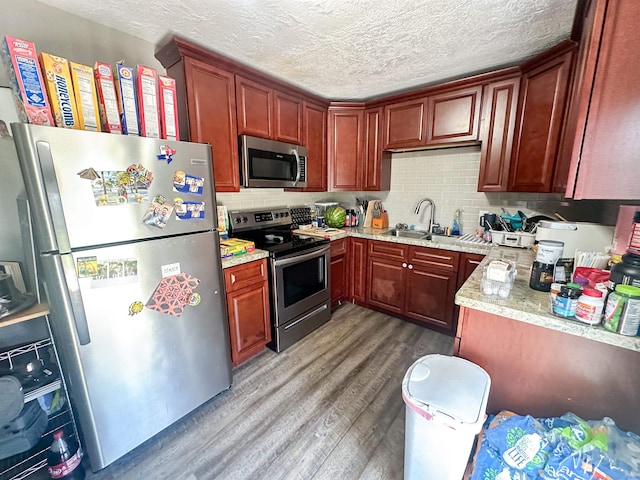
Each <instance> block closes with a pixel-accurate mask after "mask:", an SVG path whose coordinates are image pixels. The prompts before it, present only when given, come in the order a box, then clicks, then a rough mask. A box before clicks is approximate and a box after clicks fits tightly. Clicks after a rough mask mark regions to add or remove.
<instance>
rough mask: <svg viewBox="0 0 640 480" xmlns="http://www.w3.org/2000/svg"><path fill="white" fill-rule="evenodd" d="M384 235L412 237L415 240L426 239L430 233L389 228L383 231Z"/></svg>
mask: <svg viewBox="0 0 640 480" xmlns="http://www.w3.org/2000/svg"><path fill="white" fill-rule="evenodd" d="M384 235H390V236H392V237H402V238H414V239H416V240H428V239H429V237H430V235H429V234H428V233H427V232H419V231H416V230H397V229H395V228H394V229H393V230H389V231H388V232H385V233H384Z"/></svg>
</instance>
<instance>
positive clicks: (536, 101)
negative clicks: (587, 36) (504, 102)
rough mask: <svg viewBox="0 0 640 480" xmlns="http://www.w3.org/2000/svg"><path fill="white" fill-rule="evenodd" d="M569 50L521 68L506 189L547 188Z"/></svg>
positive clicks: (562, 106) (566, 81)
mask: <svg viewBox="0 0 640 480" xmlns="http://www.w3.org/2000/svg"><path fill="white" fill-rule="evenodd" d="M572 58H573V50H571V51H569V52H566V53H564V54H562V55H559V56H558V57H556V58H552V59H551V60H548V61H546V62H545V63H543V64H542V65H539V66H537V67H535V68H532V69H531V70H528V71H523V74H522V83H521V87H520V100H519V102H518V121H517V124H516V132H517V134H516V137H517V138H516V143H515V146H514V152H513V158H512V165H511V171H510V177H509V191H512V192H542V193H544V192H551V191H552V188H553V174H554V170H555V164H556V156H557V153H558V148H559V138H560V129H561V128H562V122H563V120H564V110H565V106H566V98H567V90H568V85H569V74H570V70H571V61H572Z"/></svg>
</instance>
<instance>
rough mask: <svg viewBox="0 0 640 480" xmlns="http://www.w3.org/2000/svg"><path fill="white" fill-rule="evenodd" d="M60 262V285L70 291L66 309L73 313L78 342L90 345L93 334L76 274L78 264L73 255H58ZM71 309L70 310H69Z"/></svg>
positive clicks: (58, 265)
mask: <svg viewBox="0 0 640 480" xmlns="http://www.w3.org/2000/svg"><path fill="white" fill-rule="evenodd" d="M56 257H57V258H58V259H60V261H59V262H56V264H57V265H56V270H58V272H57V275H58V278H59V280H58V283H59V284H60V285H66V286H67V292H68V296H69V298H68V305H66V308H65V310H67V311H68V314H69V315H71V317H72V319H73V324H74V325H75V330H76V334H77V335H78V342H79V343H80V345H88V344H89V343H91V336H90V335H89V323H88V322H87V316H86V315H85V311H84V303H82V295H81V294H80V284H79V283H78V277H77V276H76V266H75V264H74V261H73V256H72V255H70V254H67V255H56ZM69 310H70V311H69Z"/></svg>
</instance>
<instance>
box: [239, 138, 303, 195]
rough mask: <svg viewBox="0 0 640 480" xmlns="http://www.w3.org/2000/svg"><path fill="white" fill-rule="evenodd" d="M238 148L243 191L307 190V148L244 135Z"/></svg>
mask: <svg viewBox="0 0 640 480" xmlns="http://www.w3.org/2000/svg"><path fill="white" fill-rule="evenodd" d="M238 146H239V149H240V176H241V178H242V186H243V187H263V188H264V187H272V188H292V187H293V188H295V187H299V188H302V187H306V186H307V149H306V148H305V147H302V146H300V145H293V144H290V143H284V142H276V141H274V140H265V139H264V138H257V137H250V136H249V135H240V137H239V141H238Z"/></svg>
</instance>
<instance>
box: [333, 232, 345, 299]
mask: <svg viewBox="0 0 640 480" xmlns="http://www.w3.org/2000/svg"><path fill="white" fill-rule="evenodd" d="M347 251H348V239H346V238H339V239H338V240H334V241H332V242H331V308H332V309H334V308H336V307H337V306H338V305H340V304H341V303H342V302H344V301H346V300H347V298H348V295H349V282H348V278H349V277H348V271H349V270H348V269H349V261H348V257H347Z"/></svg>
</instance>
